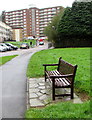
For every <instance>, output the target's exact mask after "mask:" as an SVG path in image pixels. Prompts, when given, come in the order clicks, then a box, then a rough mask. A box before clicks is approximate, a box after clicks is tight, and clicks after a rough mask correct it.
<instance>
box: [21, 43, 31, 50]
mask: <svg viewBox="0 0 92 120" xmlns="http://www.w3.org/2000/svg"><path fill="white" fill-rule="evenodd" d="M28 48H29V44H28V43H22V44H20V49H28Z"/></svg>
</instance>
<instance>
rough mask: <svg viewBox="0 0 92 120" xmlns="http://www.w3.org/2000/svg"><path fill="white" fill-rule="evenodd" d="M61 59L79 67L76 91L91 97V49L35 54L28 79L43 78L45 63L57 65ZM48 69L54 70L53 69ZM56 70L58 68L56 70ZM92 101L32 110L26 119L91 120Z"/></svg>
mask: <svg viewBox="0 0 92 120" xmlns="http://www.w3.org/2000/svg"><path fill="white" fill-rule="evenodd" d="M59 57H62V59H64V60H66V61H68V62H69V63H71V64H73V65H75V64H77V65H78V69H77V74H76V77H75V84H74V85H75V90H76V91H77V92H78V91H79V92H82V93H86V94H87V95H89V96H90V48H60V49H48V50H42V51H40V52H37V53H35V54H34V55H33V56H32V57H31V59H30V61H29V64H28V68H27V77H43V76H44V67H43V66H42V65H43V64H45V63H57V62H58V59H59ZM48 69H50V70H52V68H51V67H49V68H48ZM54 69H56V67H55V68H54ZM90 103H91V102H90V101H87V102H84V103H82V104H73V103H71V102H61V103H56V104H52V105H48V106H46V107H44V108H30V109H29V110H27V111H26V114H25V117H26V118H91V112H90V107H91V105H92V104H90ZM91 110H92V109H91Z"/></svg>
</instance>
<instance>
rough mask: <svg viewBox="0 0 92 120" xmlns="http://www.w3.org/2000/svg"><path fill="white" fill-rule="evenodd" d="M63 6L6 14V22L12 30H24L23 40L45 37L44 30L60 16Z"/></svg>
mask: <svg viewBox="0 0 92 120" xmlns="http://www.w3.org/2000/svg"><path fill="white" fill-rule="evenodd" d="M60 9H63V7H61V6H57V7H50V8H44V9H38V8H36V7H33V8H29V9H22V10H15V11H9V12H5V22H6V23H7V24H9V25H10V26H11V27H12V28H21V29H23V38H26V37H29V36H35V37H39V36H44V34H43V30H44V27H45V26H47V24H48V23H49V22H51V20H52V18H53V16H54V15H56V14H58V13H59V11H60Z"/></svg>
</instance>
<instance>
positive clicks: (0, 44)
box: [0, 43, 13, 50]
mask: <svg viewBox="0 0 92 120" xmlns="http://www.w3.org/2000/svg"><path fill="white" fill-rule="evenodd" d="M0 46H3V47H6V49H7V50H13V49H12V48H11V47H9V46H7V45H6V44H5V43H0Z"/></svg>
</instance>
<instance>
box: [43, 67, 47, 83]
mask: <svg viewBox="0 0 92 120" xmlns="http://www.w3.org/2000/svg"><path fill="white" fill-rule="evenodd" d="M45 72H46V66H45V67H44V75H45V82H46V77H47V76H46V73H45Z"/></svg>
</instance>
